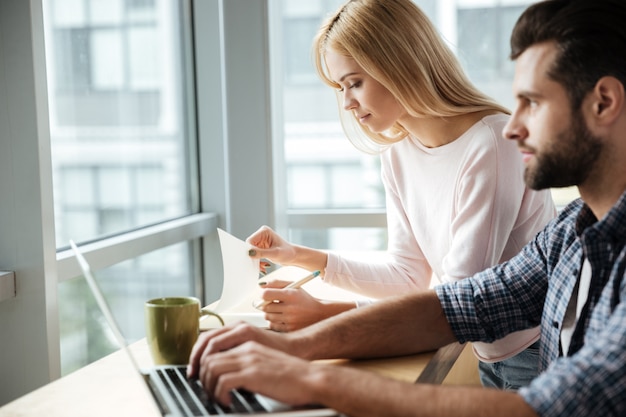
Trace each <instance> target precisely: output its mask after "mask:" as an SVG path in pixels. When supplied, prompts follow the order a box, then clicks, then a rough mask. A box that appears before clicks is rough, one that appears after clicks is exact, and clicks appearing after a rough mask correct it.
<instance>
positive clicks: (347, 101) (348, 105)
mask: <svg viewBox="0 0 626 417" xmlns="http://www.w3.org/2000/svg"><path fill="white" fill-rule="evenodd" d="M356 103H357V102H356V100H355V99H354V97H352V94H350V93H348V92H344V93H343V108H344V110H351V109H354V108H355V107H356Z"/></svg>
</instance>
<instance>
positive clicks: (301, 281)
mask: <svg viewBox="0 0 626 417" xmlns="http://www.w3.org/2000/svg"><path fill="white" fill-rule="evenodd" d="M319 274H320V271H313V272H312V273H311V274H310V275H307V276H306V277H304V278H302V279H299V280H297V281H294V282H292V283H291V284H289V285H287V286H286V287H284V288H285V289H287V288H300V287H301V286H303V285H304V284H306V283H307V282H309V281H311V280H312V279H313V278H315V277H317V276H318V275H319ZM271 303H273V301H271V300H265V301H263V302H262V303H259V304H257V305H255V306H254V307H255V308H262V307H265V306H266V305H268V304H271Z"/></svg>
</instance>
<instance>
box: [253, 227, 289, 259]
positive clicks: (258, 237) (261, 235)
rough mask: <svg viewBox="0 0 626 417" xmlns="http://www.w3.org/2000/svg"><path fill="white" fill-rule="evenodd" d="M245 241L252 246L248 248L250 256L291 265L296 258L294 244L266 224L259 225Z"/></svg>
mask: <svg viewBox="0 0 626 417" xmlns="http://www.w3.org/2000/svg"><path fill="white" fill-rule="evenodd" d="M246 242H247V243H249V244H251V245H252V246H254V249H251V250H250V256H251V257H252V258H267V259H269V260H270V261H272V262H273V263H275V264H281V265H292V264H293V262H294V261H295V258H296V249H295V247H294V245H292V244H291V243H289V242H287V241H286V240H285V239H283V238H282V237H280V236H279V235H278V233H276V232H274V231H273V230H272V229H271V228H269V227H268V226H261V228H260V229H259V230H257V231H256V232H254V233H253V234H252V235H250V236H249V237H248V238H247V239H246Z"/></svg>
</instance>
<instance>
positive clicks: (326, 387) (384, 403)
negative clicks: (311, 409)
mask: <svg viewBox="0 0 626 417" xmlns="http://www.w3.org/2000/svg"><path fill="white" fill-rule="evenodd" d="M313 368H315V365H313ZM312 374H317V376H316V377H315V378H312V381H314V382H313V383H312V387H310V388H311V389H312V392H313V393H314V394H313V395H314V396H315V398H314V401H315V402H318V403H322V404H324V405H327V406H329V407H331V408H333V409H335V410H337V411H339V412H342V413H344V414H346V415H350V416H355V417H356V416H363V417H367V416H386V417H395V416H412V417H415V416H431V417H444V416H450V417H463V416H468V417H469V416H484V417H491V416H493V417H502V416H506V417H536V413H535V412H534V410H532V409H531V408H530V407H529V406H528V405H527V404H526V402H525V401H524V400H523V399H522V397H520V396H519V395H518V394H516V393H512V392H506V391H498V390H493V389H487V388H481V387H453V386H438V385H424V384H409V383H406V382H400V381H396V380H393V379H389V378H386V377H382V376H379V375H376V374H374V373H369V372H363V371H359V370H356V369H350V368H344V367H336V366H332V365H320V366H319V369H318V370H317V372H316V371H315V370H313V372H312Z"/></svg>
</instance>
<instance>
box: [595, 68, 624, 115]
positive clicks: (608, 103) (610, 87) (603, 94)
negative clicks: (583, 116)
mask: <svg viewBox="0 0 626 417" xmlns="http://www.w3.org/2000/svg"><path fill="white" fill-rule="evenodd" d="M591 100H592V112H593V113H592V117H593V118H594V119H595V123H596V124H598V125H607V124H611V123H613V122H615V120H616V119H617V118H618V117H619V116H620V114H621V113H622V112H623V111H624V85H623V84H622V83H621V81H620V80H618V79H617V78H615V77H611V76H606V77H602V78H600V79H599V80H598V82H597V83H596V86H595V87H594V89H593V91H592V93H591Z"/></svg>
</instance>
